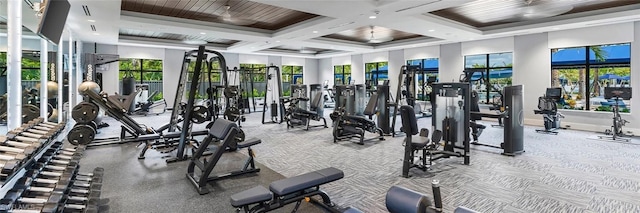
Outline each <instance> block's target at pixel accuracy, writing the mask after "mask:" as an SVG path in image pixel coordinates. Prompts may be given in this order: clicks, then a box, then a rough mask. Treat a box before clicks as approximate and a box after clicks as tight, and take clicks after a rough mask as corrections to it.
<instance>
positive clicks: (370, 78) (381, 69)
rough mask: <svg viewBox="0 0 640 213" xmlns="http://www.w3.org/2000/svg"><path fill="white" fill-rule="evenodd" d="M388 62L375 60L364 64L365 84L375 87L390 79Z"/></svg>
mask: <svg viewBox="0 0 640 213" xmlns="http://www.w3.org/2000/svg"><path fill="white" fill-rule="evenodd" d="M388 64H389V63H388V62H386V61H385V62H373V63H366V64H364V71H365V82H366V83H365V84H366V85H367V87H375V85H378V84H381V82H382V81H384V80H387V79H389V76H388V74H389V66H388Z"/></svg>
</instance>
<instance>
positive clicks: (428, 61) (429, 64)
mask: <svg viewBox="0 0 640 213" xmlns="http://www.w3.org/2000/svg"><path fill="white" fill-rule="evenodd" d="M407 64H408V65H419V66H421V67H422V69H421V72H419V73H417V74H416V77H415V78H414V79H418V81H417V82H416V85H417V87H418V88H417V90H416V91H417V93H418V96H417V98H416V99H417V100H419V101H429V94H428V93H427V90H426V86H427V83H428V81H427V80H428V79H429V78H435V80H436V81H435V82H438V59H437V58H425V59H415V60H407Z"/></svg>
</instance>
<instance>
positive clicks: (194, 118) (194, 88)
mask: <svg viewBox="0 0 640 213" xmlns="http://www.w3.org/2000/svg"><path fill="white" fill-rule="evenodd" d="M207 54H213V56H214V57H213V58H212V59H211V60H210V61H209V62H207V60H206V58H207ZM194 58H195V67H194V70H193V77H192V82H191V85H190V90H189V93H188V96H187V103H186V104H182V103H181V101H182V97H183V95H184V89H185V86H186V84H187V77H188V75H187V74H188V73H189V64H190V63H191V62H192V60H193V59H194ZM213 60H218V62H219V63H220V66H221V67H222V69H223V70H222V71H223V76H224V77H223V79H226V70H225V69H226V61H225V59H224V56H222V54H221V53H219V52H216V51H212V50H207V49H205V47H204V46H200V47H199V48H198V50H192V51H189V52H186V53H185V55H184V57H183V66H182V70H181V72H180V77H179V80H178V88H177V91H176V97H175V99H174V105H173V106H174V109H173V110H172V113H171V120H170V122H169V123H168V124H165V125H163V126H162V127H160V128H158V129H153V128H150V127H146V126H144V125H141V124H139V123H137V122H136V121H135V120H133V119H132V118H131V117H129V116H128V115H127V114H126V110H125V109H124V108H123V107H122V106H121V105H120V104H118V102H117V100H114V98H111V97H109V96H108V95H107V94H104V93H99V92H97V91H93V90H91V89H86V90H84V91H82V93H83V95H84V96H85V97H86V99H87V102H83V103H81V104H83V105H84V106H86V108H84V109H78V110H74V111H73V112H72V114H77V115H78V116H89V115H91V114H87V113H85V112H87V111H97V109H96V108H94V106H97V107H99V108H100V109H103V110H105V111H106V113H107V114H108V115H109V116H111V117H113V118H115V119H116V120H118V121H120V123H122V130H121V134H120V137H119V138H118V137H116V138H105V139H96V140H94V138H92V137H86V136H85V135H91V133H89V132H82V130H81V129H78V131H75V132H74V129H72V130H71V131H70V132H69V135H68V138H69V137H71V138H70V139H69V140H70V141H72V140H73V141H77V142H78V144H86V145H87V147H94V146H103V145H112V144H123V143H129V142H141V144H143V145H144V148H143V149H142V151H141V152H140V155H139V157H138V158H139V159H144V154H145V153H146V151H147V150H148V149H149V148H152V149H157V150H166V151H161V152H163V153H168V152H171V151H173V150H176V149H177V153H176V156H175V157H173V158H169V159H167V162H175V161H181V160H186V159H188V157H189V156H188V155H187V154H186V153H185V150H186V146H188V145H193V141H194V140H193V139H192V138H193V137H194V136H199V135H207V134H208V130H203V131H192V130H191V127H192V125H193V124H194V123H204V122H206V121H207V120H211V118H212V117H211V116H209V109H208V108H207V107H205V106H196V105H195V95H196V93H197V92H198V85H199V81H200V75H201V73H202V70H203V67H204V66H206V65H205V64H206V63H211V62H213ZM209 66H210V65H209ZM225 81H226V80H225ZM85 83H87V82H85ZM83 84H84V83H83ZM209 98H210V99H212V98H213V96H210V97H209ZM210 101H211V100H210ZM91 105H94V106H91ZM181 122H182V125H180V123H181ZM85 129H86V128H85ZM165 130H166V131H167V132H165ZM127 134H129V136H127ZM94 136H95V134H94ZM242 139H244V137H242ZM176 147H177V148H176Z"/></svg>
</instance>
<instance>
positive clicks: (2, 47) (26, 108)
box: [0, 18, 58, 124]
mask: <svg viewBox="0 0 640 213" xmlns="http://www.w3.org/2000/svg"><path fill="white" fill-rule="evenodd" d="M0 33H2V35H0V99H2V100H0V124H6V122H7V114H8V113H7V98H8V97H7V86H8V85H7V82H8V81H7V77H8V76H7V74H8V72H7V71H8V68H7V48H8V45H7V44H8V42H7V37H6V33H7V22H6V20H5V19H1V18H0ZM22 35H23V37H22V62H21V65H22V73H21V89H22V112H23V122H28V121H29V120H32V119H33V118H37V117H40V101H41V99H40V96H41V95H40V79H41V75H40V74H41V73H40V55H41V54H46V56H47V58H48V62H49V63H48V67H49V69H48V70H49V71H48V76H47V80H48V83H47V94H48V97H47V98H48V107H47V108H48V109H47V112H48V115H47V116H49V119H50V120H49V121H53V122H56V121H57V114H58V113H57V110H56V103H57V100H56V98H57V95H58V91H57V87H58V86H57V83H56V82H55V81H51V80H52V79H53V78H55V76H51V75H52V74H54V75H55V74H56V72H55V61H56V51H57V47H56V46H55V45H51V44H49V46H48V52H46V53H42V51H41V50H40V49H41V43H40V42H41V38H40V37H39V36H37V35H36V34H35V33H33V32H32V31H30V30H29V29H27V28H25V27H23V32H22ZM51 69H53V71H51Z"/></svg>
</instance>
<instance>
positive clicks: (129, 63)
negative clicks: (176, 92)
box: [118, 58, 191, 101]
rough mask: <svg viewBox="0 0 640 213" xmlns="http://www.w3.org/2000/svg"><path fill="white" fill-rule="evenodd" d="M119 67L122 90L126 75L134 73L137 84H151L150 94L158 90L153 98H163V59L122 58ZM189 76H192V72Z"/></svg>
mask: <svg viewBox="0 0 640 213" xmlns="http://www.w3.org/2000/svg"><path fill="white" fill-rule="evenodd" d="M118 67H119V68H120V72H119V73H118V79H119V80H120V89H121V90H122V79H123V78H124V76H125V75H132V76H133V78H134V79H135V80H136V84H148V85H149V95H151V94H152V93H154V92H156V91H157V92H158V93H157V94H156V95H155V96H154V97H153V98H152V100H154V101H156V100H160V99H162V98H163V87H162V81H163V75H162V60H154V59H139V58H122V59H121V60H120V61H119V65H118ZM189 77H191V74H190V76H189Z"/></svg>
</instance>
